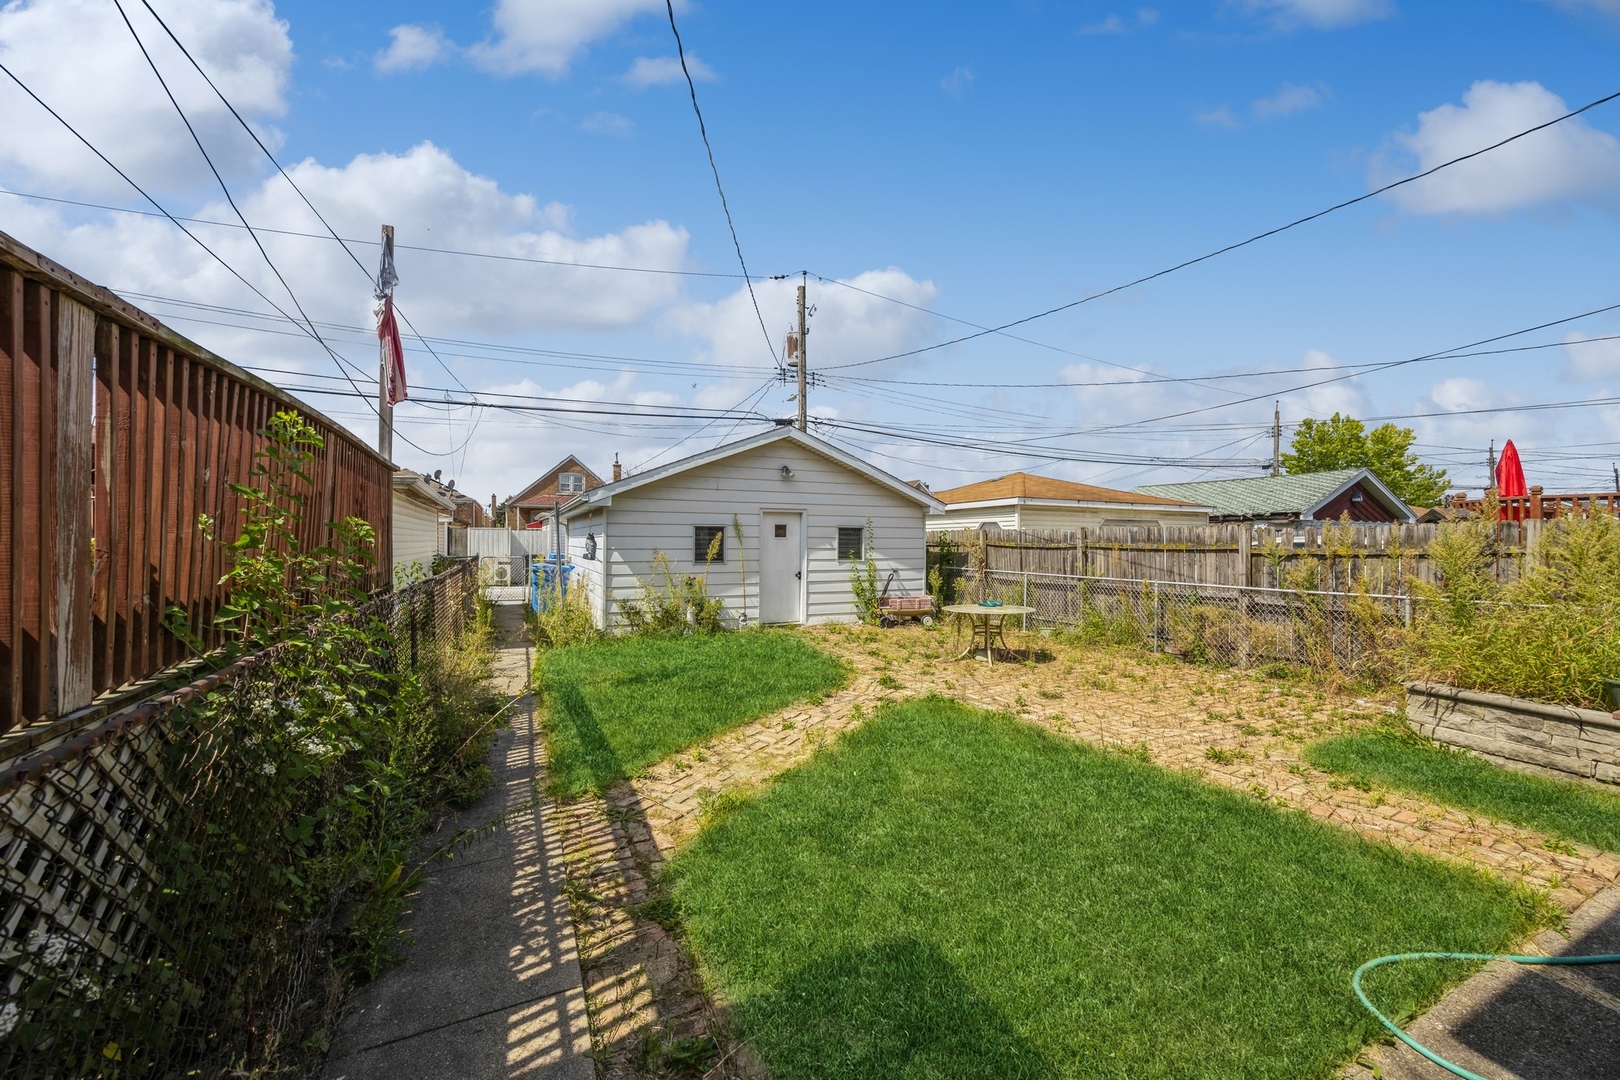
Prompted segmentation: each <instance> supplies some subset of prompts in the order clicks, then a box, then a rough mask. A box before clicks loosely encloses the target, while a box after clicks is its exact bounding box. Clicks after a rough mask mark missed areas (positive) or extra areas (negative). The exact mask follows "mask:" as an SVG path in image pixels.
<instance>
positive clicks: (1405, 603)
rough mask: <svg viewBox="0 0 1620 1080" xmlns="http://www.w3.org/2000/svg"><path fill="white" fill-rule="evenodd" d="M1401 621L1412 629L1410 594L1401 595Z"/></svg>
mask: <svg viewBox="0 0 1620 1080" xmlns="http://www.w3.org/2000/svg"><path fill="white" fill-rule="evenodd" d="M1401 622H1402V623H1403V624H1405V626H1406V628H1407V629H1408V630H1410V629H1412V597H1411V595H1410V594H1409V595H1406V596H1403V597H1401Z"/></svg>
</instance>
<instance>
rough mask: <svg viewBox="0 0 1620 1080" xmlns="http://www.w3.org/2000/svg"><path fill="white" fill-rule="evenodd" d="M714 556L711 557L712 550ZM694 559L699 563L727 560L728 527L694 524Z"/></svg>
mask: <svg viewBox="0 0 1620 1080" xmlns="http://www.w3.org/2000/svg"><path fill="white" fill-rule="evenodd" d="M711 551H712V552H713V553H714V557H713V558H712V559H711V558H710V557H709V553H710V552H711ZM692 561H693V562H698V563H707V562H720V563H723V562H725V561H726V527H725V526H724V525H694V526H692Z"/></svg>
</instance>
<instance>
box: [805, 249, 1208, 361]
mask: <svg viewBox="0 0 1620 1080" xmlns="http://www.w3.org/2000/svg"><path fill="white" fill-rule="evenodd" d="M812 276H813V277H814V278H815V279H816V280H817V281H821V282H826V283H830V284H833V285H839V286H842V287H843V288H846V289H849V290H851V291H853V292H858V293H862V294H864V295H866V296H870V297H873V298H874V299H877V300H887V301H888V302H889V303H891V304H898V305H900V306H901V307H903V308H910V309H911V310H912V311H920V312H922V313H924V314H926V315H932V316H934V317H935V318H939V319H944V320H946V321H947V322H953V323H960V324H962V325H963V326H971V327H973V328H974V329H975V330H984V331H987V332H989V333H995V334H999V335H1000V336H1001V337H1004V338H1008V339H1010V340H1012V341H1021V342H1023V343H1024V344H1026V345H1034V346H1035V347H1037V348H1040V349H1049V350H1051V351H1052V352H1055V353H1062V354H1063V355H1064V356H1073V357H1075V358H1076V359H1079V360H1087V361H1090V362H1091V363H1093V364H1102V365H1103V366H1104V367H1112V368H1119V369H1121V370H1123V371H1134V372H1137V373H1138V374H1140V375H1146V376H1147V377H1148V379H1149V380H1150V381H1152V382H1198V381H1200V380H1199V379H1197V378H1192V377H1188V378H1183V379H1172V378H1171V377H1169V376H1166V375H1160V374H1158V373H1156V372H1153V371H1149V370H1147V369H1146V368H1139V367H1132V366H1131V365H1130V364H1120V363H1115V362H1114V361H1112V360H1104V359H1103V358H1102V357H1100V356H1090V355H1088V354H1086V353H1082V352H1075V351H1074V350H1073V349H1065V348H1062V347H1061V346H1058V345H1049V344H1047V343H1046V342H1044V341H1036V340H1035V339H1034V338H1027V337H1021V336H1019V335H1018V334H1009V333H1006V332H1004V331H1001V330H994V329H992V328H991V327H988V326H983V325H981V324H979V323H976V322H972V321H971V320H968V319H959V318H957V317H956V316H954V315H946V314H945V313H944V312H941V311H935V310H933V309H932V308H925V307H923V306H921V305H919V304H913V303H909V302H907V301H905V300H901V299H900V298H899V297H895V296H888V295H886V294H884V293H880V292H873V291H872V290H871V289H863V288H861V287H860V286H859V285H851V284H850V283H849V282H847V281H840V280H838V279H837V278H825V277H822V276H821V275H820V274H814V275H812ZM834 366H835V367H837V366H840V365H834ZM832 377H833V378H854V377H855V376H836V375H835V376H832ZM872 381H874V382H877V381H880V380H875V379H874V380H872ZM891 381H895V382H898V381H899V380H891ZM916 385H919V386H921V385H925V384H922V383H918V384H916ZM937 385H941V386H944V385H953V384H946V383H940V384H937ZM955 385H964V386H965V385H969V384H966V383H963V384H955ZM1070 385H1073V384H1070Z"/></svg>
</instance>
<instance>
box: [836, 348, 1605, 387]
mask: <svg viewBox="0 0 1620 1080" xmlns="http://www.w3.org/2000/svg"><path fill="white" fill-rule="evenodd" d="M1589 341H1620V334H1605V335H1603V336H1601V337H1589V338H1581V339H1580V340H1579V341H1548V342H1543V343H1542V344H1540V345H1516V346H1514V347H1513V348H1511V349H1480V350H1477V351H1474V352H1449V353H1437V354H1435V355H1433V356H1430V357H1428V358H1427V360H1461V359H1463V358H1464V357H1469V356H1501V355H1503V354H1506V353H1521V352H1535V351H1536V350H1539V349H1558V348H1563V347H1565V346H1568V345H1582V344H1585V343H1586V342H1589ZM1113 366H1115V367H1123V366H1124V365H1121V364H1116V365H1113ZM1378 366H1379V365H1378V364H1376V363H1363V364H1319V365H1314V366H1308V367H1307V366H1301V367H1286V368H1257V369H1255V370H1254V371H1237V372H1227V373H1223V374H1217V375H1163V376H1156V377H1155V378H1154V379H1153V380H1152V381H1150V382H1144V381H1142V380H1140V379H1093V380H1086V381H1079V380H1077V381H1074V382H1038V383H992V382H933V381H927V380H920V379H878V378H867V377H863V376H860V375H823V377H824V378H826V379H828V380H830V381H834V382H857V383H884V384H887V385H890V386H938V387H954V388H957V389H971V390H1062V389H1066V388H1068V387H1071V386H1082V387H1091V386H1152V385H1155V384H1157V383H1201V382H1213V381H1215V380H1217V379H1221V380H1231V379H1259V378H1264V377H1266V376H1268V375H1299V374H1303V373H1305V372H1308V371H1352V370H1366V369H1369V368H1376V367H1378ZM1130 370H1131V371H1138V370H1141V369H1139V368H1131V369H1130Z"/></svg>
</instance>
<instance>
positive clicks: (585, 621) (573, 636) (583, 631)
mask: <svg viewBox="0 0 1620 1080" xmlns="http://www.w3.org/2000/svg"><path fill="white" fill-rule="evenodd" d="M528 621H529V629H530V632H531V633H532V634H533V635H534V644H535V648H537V649H566V648H568V647H569V646H571V645H589V644H591V643H592V642H594V641H600V640H601V638H602V631H601V630H600V629H598V627H597V625H596V616H595V615H594V614H593V613H592V612H591V605H590V601H589V600H588V599H587V598H586V594H585V590H584V589H582V588H579V587H578V586H577V585H576V586H575V587H574V588H571V589H569V590H568V591H567V592H565V593H563V595H562V596H560V597H556V598H554V599H553V601H552V602H551V603H550V604H548V605H547V606H546V607H545V608H543V609H542V610H540V611H531V612H530V613H529V614H528Z"/></svg>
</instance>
